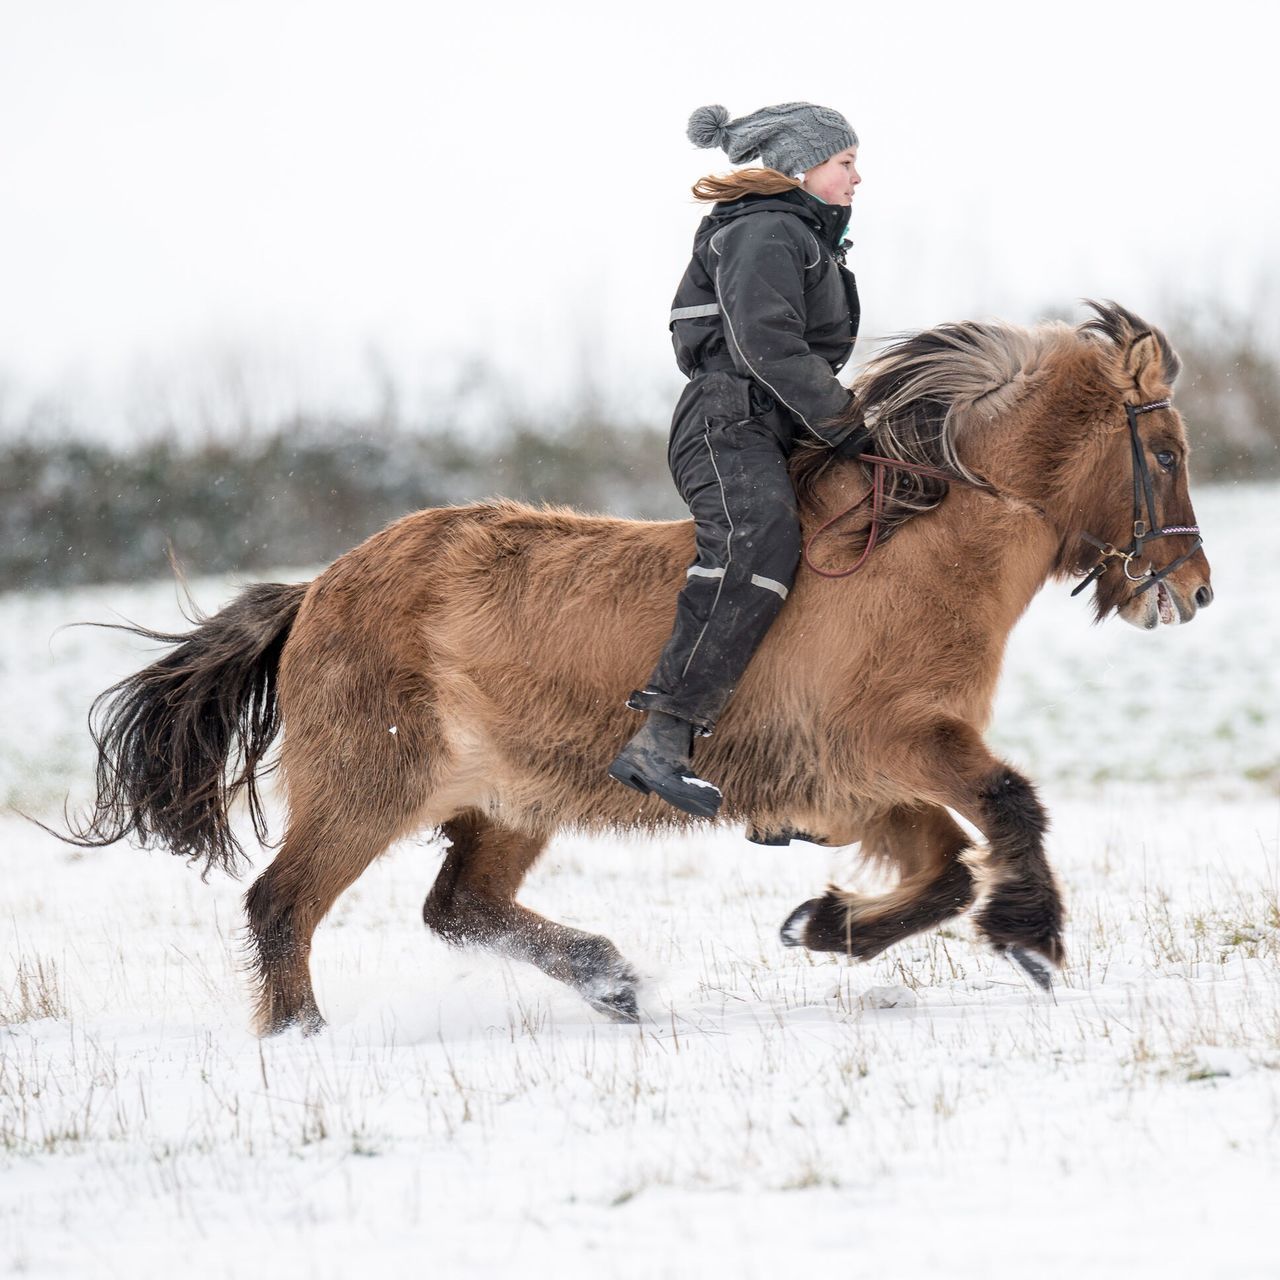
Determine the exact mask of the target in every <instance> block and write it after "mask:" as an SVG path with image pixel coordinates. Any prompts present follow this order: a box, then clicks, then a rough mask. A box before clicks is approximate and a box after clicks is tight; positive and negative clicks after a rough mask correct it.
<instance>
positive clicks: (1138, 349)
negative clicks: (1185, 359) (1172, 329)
mask: <svg viewBox="0 0 1280 1280" xmlns="http://www.w3.org/2000/svg"><path fill="white" fill-rule="evenodd" d="M1172 354H1173V353H1172V350H1171V349H1170V348H1169V344H1168V343H1167V342H1165V343H1162V342H1161V341H1160V338H1159V336H1158V335H1157V334H1154V333H1150V332H1148V333H1143V334H1139V335H1138V337H1136V338H1134V340H1133V341H1132V342H1131V343H1129V346H1128V349H1127V350H1126V351H1125V353H1124V371H1125V373H1127V374H1128V375H1129V377H1131V378H1132V379H1133V385H1134V387H1135V388H1136V389H1137V392H1138V395H1139V396H1141V397H1142V399H1143V400H1159V399H1161V398H1162V396H1163V395H1164V394H1165V393H1166V392H1167V391H1168V390H1169V388H1170V386H1171V384H1172V382H1173V379H1174V378H1176V377H1177V376H1178V372H1177V368H1176V366H1175V367H1173V368H1170V366H1169V360H1168V358H1167V357H1169V356H1171V355H1172ZM1174 359H1175V360H1176V359H1177V357H1176V356H1175V357H1174ZM1170 375H1172V376H1170Z"/></svg>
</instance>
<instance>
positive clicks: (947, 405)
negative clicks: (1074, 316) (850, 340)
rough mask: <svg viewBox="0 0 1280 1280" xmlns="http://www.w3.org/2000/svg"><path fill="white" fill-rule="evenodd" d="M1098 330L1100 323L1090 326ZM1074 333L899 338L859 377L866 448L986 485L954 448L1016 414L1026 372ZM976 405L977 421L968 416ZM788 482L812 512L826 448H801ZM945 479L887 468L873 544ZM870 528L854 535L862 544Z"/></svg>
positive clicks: (1007, 331) (951, 329)
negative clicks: (983, 426) (976, 430)
mask: <svg viewBox="0 0 1280 1280" xmlns="http://www.w3.org/2000/svg"><path fill="white" fill-rule="evenodd" d="M1092 323H1094V324H1097V323H1099V322H1098V321H1094V322H1092ZM1077 332H1078V331H1077V330H1076V329H1074V328H1072V327H1071V326H1070V325H1067V324H1064V323H1062V322H1052V323H1047V324H1043V325H1037V326H1036V327H1035V328H1031V329H1028V328H1023V327H1021V326H1018V325H1012V324H1005V323H1004V322H1002V321H981V320H965V321H959V322H956V323H951V324H941V325H938V326H936V327H935V328H933V329H925V330H923V331H922V332H920V333H915V334H907V335H902V336H899V337H897V338H896V339H895V340H894V341H893V342H892V343H891V344H890V345H889V346H888V347H886V348H885V349H884V350H883V351H881V352H880V354H879V355H877V356H876V357H875V358H874V359H873V360H872V361H871V362H870V363H869V364H868V365H867V366H866V367H865V368H864V369H863V370H862V372H861V373H860V374H859V375H858V377H857V379H856V380H855V382H854V384H853V387H852V390H853V393H854V400H853V404H852V406H851V408H850V411H849V416H848V417H847V418H844V419H842V421H843V422H845V423H851V424H852V425H853V428H854V430H855V431H857V430H860V429H864V428H865V430H866V431H868V432H869V433H870V443H869V444H868V445H867V446H866V447H865V448H864V450H863V452H866V453H873V454H877V455H879V456H880V457H884V458H894V459H898V460H900V461H903V462H914V463H920V464H923V465H924V466H927V467H930V468H933V469H935V470H937V471H940V472H942V473H943V474H944V475H945V476H949V477H951V478H952V479H954V480H957V481H963V482H965V483H967V484H971V485H978V486H980V487H985V486H986V482H985V481H984V480H983V478H982V477H981V476H979V475H976V474H975V473H973V472H972V471H970V470H969V469H968V468H967V467H966V466H965V465H964V463H963V462H962V461H961V460H960V457H959V455H958V453H957V450H956V445H957V441H958V440H960V439H961V438H962V437H963V435H964V433H965V431H966V430H968V429H969V428H970V427H971V425H972V424H973V422H974V420H975V418H977V417H978V416H980V417H981V418H982V419H984V420H985V419H989V418H991V417H993V416H995V415H996V414H1000V413H1004V412H1006V411H1007V410H1008V409H1010V408H1012V407H1013V405H1014V404H1015V403H1017V401H1018V400H1019V399H1020V398H1021V397H1022V395H1023V394H1024V392H1025V391H1026V389H1027V384H1028V382H1029V380H1030V378H1031V375H1032V374H1034V373H1036V372H1037V371H1038V370H1040V369H1041V368H1042V367H1043V366H1044V364H1045V361H1046V359H1047V357H1048V356H1049V355H1051V354H1052V352H1054V351H1055V350H1057V349H1059V348H1060V347H1061V346H1062V344H1063V343H1064V342H1066V341H1070V342H1074V341H1075V340H1076V335H1077ZM979 404H980V405H981V412H980V415H977V414H974V413H973V412H972V411H973V410H974V409H975V407H977V406H979ZM790 465H791V478H792V481H793V483H794V484H795V488H796V494H797V497H798V498H799V501H800V504H801V507H802V508H803V509H808V510H810V511H813V510H815V509H816V508H817V507H818V505H819V503H818V487H819V485H818V482H819V480H820V479H821V477H822V476H823V475H824V474H825V473H826V472H827V470H828V469H829V468H830V466H831V465H832V463H831V454H830V450H828V449H827V448H826V447H825V446H823V445H817V444H814V445H808V444H805V443H802V444H800V445H798V446H797V448H796V450H795V452H794V453H793V454H792V457H791V464H790ZM949 487H950V486H949V484H948V481H947V480H946V479H938V478H936V477H933V476H921V475H914V474H912V473H911V472H908V471H899V470H895V469H892V468H890V469H888V470H887V473H886V476H885V495H884V507H883V513H882V518H881V531H880V534H879V541H881V542H883V541H884V540H885V539H886V538H887V537H889V536H891V535H892V533H893V532H894V530H895V529H897V528H898V527H899V526H901V525H902V524H903V523H904V522H905V521H907V520H909V519H910V518H911V517H912V516H915V515H919V514H920V513H921V512H923V511H928V510H930V509H931V508H933V507H936V506H937V505H938V504H939V503H940V502H941V501H942V500H943V498H945V497H946V496H947V492H948V489H949ZM866 532H867V531H866V529H865V528H863V529H855V530H854V531H853V532H852V536H854V537H857V538H859V539H861V538H862V537H864V536H865V534H866Z"/></svg>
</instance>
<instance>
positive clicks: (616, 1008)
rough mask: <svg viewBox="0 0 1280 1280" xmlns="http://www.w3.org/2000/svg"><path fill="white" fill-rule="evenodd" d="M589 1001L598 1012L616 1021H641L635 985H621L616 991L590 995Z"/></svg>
mask: <svg viewBox="0 0 1280 1280" xmlns="http://www.w3.org/2000/svg"><path fill="white" fill-rule="evenodd" d="M587 1003H588V1004H589V1005H590V1006H591V1007H592V1008H593V1009H594V1010H595V1011H596V1012H597V1013H603V1014H604V1015H605V1017H606V1018H612V1019H613V1021H614V1022H639V1021H640V1006H639V1004H638V1003H637V1002H636V991H635V988H634V987H619V988H617V989H616V990H614V991H607V992H600V993H598V994H593V995H589V996H588V997H587Z"/></svg>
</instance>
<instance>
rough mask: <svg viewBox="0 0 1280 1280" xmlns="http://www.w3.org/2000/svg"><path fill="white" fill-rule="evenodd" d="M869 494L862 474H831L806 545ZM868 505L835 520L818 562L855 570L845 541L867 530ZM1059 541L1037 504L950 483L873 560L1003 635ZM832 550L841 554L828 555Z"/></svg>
mask: <svg viewBox="0 0 1280 1280" xmlns="http://www.w3.org/2000/svg"><path fill="white" fill-rule="evenodd" d="M867 492H868V479H867V478H866V477H865V476H864V475H863V474H862V473H861V471H860V469H859V468H857V467H852V466H850V467H840V468H834V469H833V474H831V475H829V476H828V477H826V478H825V483H824V484H823V485H822V487H821V488H820V489H819V491H818V493H817V494H816V498H817V502H816V503H815V509H814V511H812V512H811V513H809V514H808V515H807V517H806V518H805V519H804V521H803V524H804V535H805V539H806V542H807V541H808V539H809V538H811V537H812V536H813V535H814V534H815V533H816V532H817V531H818V530H819V529H820V528H821V527H822V526H823V524H824V523H825V522H826V521H828V520H831V519H832V518H833V517H835V516H837V515H838V514H839V513H841V512H844V511H847V510H848V509H849V508H850V507H853V506H854V505H855V504H857V503H859V502H860V501H861V500H862V499H863V498H864V497H865V496H866V495H867ZM870 506H871V504H870V501H868V502H867V503H866V504H865V505H864V506H862V507H861V508H860V510H859V511H857V512H854V513H852V514H850V516H849V518H848V520H847V521H840V520H837V521H836V522H835V524H834V525H833V526H832V529H831V532H830V533H828V534H824V535H823V537H822V538H821V539H820V540H819V541H818V542H817V544H815V547H814V552H815V559H817V560H818V561H819V563H823V564H825V563H826V562H827V561H828V560H833V559H834V560H836V561H837V562H838V563H841V564H843V563H845V562H848V563H852V561H853V560H854V559H855V558H856V556H857V554H860V551H861V542H860V540H859V541H857V542H851V540H850V539H849V538H848V536H847V535H848V534H850V533H852V532H856V531H864V530H865V529H866V527H867V524H868V521H869V518H870ZM841 535H846V536H844V537H842V536H841ZM1059 542H1060V537H1059V534H1058V531H1057V529H1056V527H1055V525H1054V522H1053V521H1052V520H1051V519H1049V518H1048V517H1047V516H1046V514H1045V512H1044V510H1043V509H1042V508H1041V507H1040V506H1039V504H1038V503H1036V502H1034V501H1031V500H1027V499H1025V498H1023V497H1022V496H1021V495H1018V494H1015V493H1011V492H1008V491H1006V490H1004V489H1001V488H1000V487H999V486H997V487H996V490H995V491H994V492H984V491H981V490H978V489H975V488H973V487H971V486H968V485H964V484H960V483H953V484H952V486H951V488H950V491H949V492H948V494H947V496H946V497H945V498H944V499H943V500H942V502H941V503H940V504H939V505H938V506H937V507H934V508H933V509H931V510H929V511H926V512H923V513H922V514H920V515H918V516H913V517H911V518H910V519H909V520H907V521H906V523H905V524H903V525H901V526H900V527H899V528H898V529H897V530H896V531H895V532H894V534H893V536H892V539H891V540H890V541H888V542H886V543H885V544H884V545H883V546H880V547H877V549H876V550H874V551H873V552H872V556H873V557H875V558H876V559H877V560H878V561H879V562H880V563H881V564H882V565H884V566H886V567H888V568H889V571H890V572H892V573H894V574H897V575H904V576H910V577H911V578H912V579H913V580H918V582H919V591H920V593H921V595H930V596H932V597H934V598H935V599H939V600H943V599H945V600H946V602H947V607H949V608H952V609H955V608H963V609H977V608H981V609H982V610H983V612H984V613H985V614H986V615H987V616H988V617H989V618H990V619H991V622H992V625H993V626H994V627H996V628H1000V627H1003V628H1004V631H1005V633H1006V634H1007V632H1008V631H1009V630H1012V628H1013V625H1014V623H1015V622H1016V621H1017V619H1018V618H1019V617H1020V616H1021V615H1022V613H1023V611H1024V610H1025V609H1026V608H1027V606H1028V605H1029V604H1030V603H1031V601H1032V599H1033V598H1034V597H1035V595H1036V594H1037V592H1039V590H1040V588H1041V587H1043V586H1044V584H1045V582H1046V581H1047V580H1048V579H1049V577H1050V575H1051V574H1052V573H1053V569H1054V565H1055V563H1056V558H1057V549H1058V545H1059ZM824 544H825V545H824ZM835 548H842V550H841V551H840V552H834V553H833V549H835Z"/></svg>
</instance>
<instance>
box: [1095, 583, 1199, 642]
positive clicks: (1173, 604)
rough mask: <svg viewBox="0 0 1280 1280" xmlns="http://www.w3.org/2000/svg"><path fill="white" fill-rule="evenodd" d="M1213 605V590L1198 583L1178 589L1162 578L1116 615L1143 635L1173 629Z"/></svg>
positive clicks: (1177, 585) (1129, 601)
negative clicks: (1141, 631)
mask: <svg viewBox="0 0 1280 1280" xmlns="http://www.w3.org/2000/svg"><path fill="white" fill-rule="evenodd" d="M1212 602H1213V588H1212V587H1211V586H1210V585H1209V584H1208V583H1207V582H1202V583H1201V584H1200V585H1199V586H1197V587H1194V588H1187V587H1182V586H1180V585H1179V584H1177V583H1175V582H1174V581H1173V579H1172V578H1165V579H1163V580H1162V581H1160V582H1157V583H1156V585H1155V586H1154V587H1153V588H1151V589H1150V590H1148V591H1144V592H1142V593H1141V594H1134V595H1132V596H1130V597H1129V599H1128V600H1126V601H1125V603H1124V604H1122V605H1121V606H1120V607H1119V609H1118V610H1117V612H1118V613H1119V614H1120V616H1121V617H1122V618H1123V619H1124V620H1125V621H1126V622H1127V623H1129V624H1130V625H1131V626H1134V627H1140V628H1141V629H1142V630H1144V631H1154V630H1155V629H1156V628H1157V627H1160V626H1165V627H1176V626H1180V625H1181V624H1183V623H1186V622H1190V621H1191V619H1192V618H1194V617H1195V616H1196V613H1197V612H1198V611H1199V610H1201V609H1203V608H1204V607H1205V606H1206V605H1209V604H1211V603H1212Z"/></svg>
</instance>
